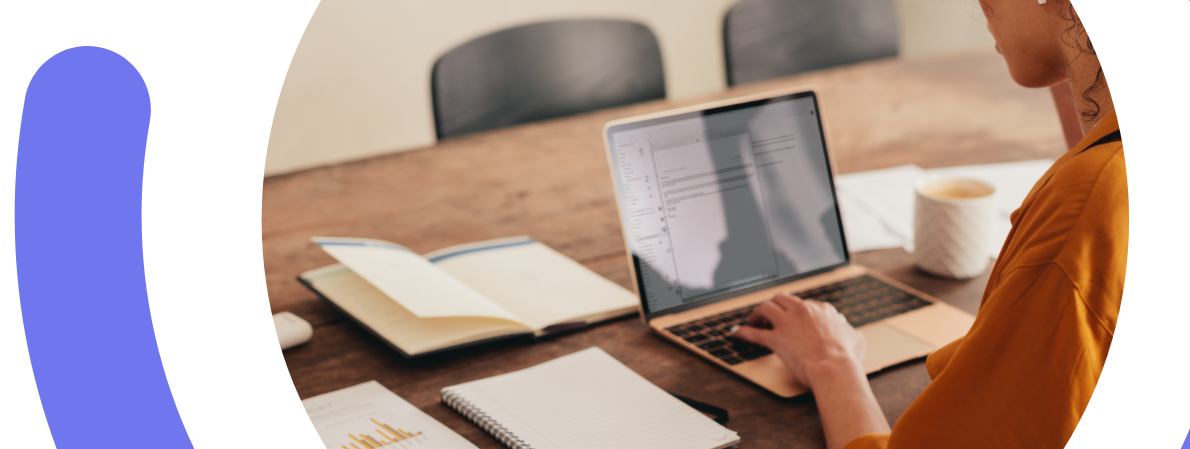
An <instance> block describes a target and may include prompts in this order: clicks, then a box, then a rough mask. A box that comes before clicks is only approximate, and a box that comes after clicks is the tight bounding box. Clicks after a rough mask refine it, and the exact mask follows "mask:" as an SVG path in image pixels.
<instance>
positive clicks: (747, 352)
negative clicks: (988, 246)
mask: <svg viewBox="0 0 1190 449" xmlns="http://www.w3.org/2000/svg"><path fill="white" fill-rule="evenodd" d="M796 295H797V296H798V297H799V298H802V299H812V300H816V301H822V302H827V303H830V304H831V305H833V306H835V308H836V309H838V310H839V312H840V313H842V314H843V316H844V317H846V318H847V322H848V323H851V325H852V326H853V327H860V326H863V325H865V324H868V323H874V322H876V321H880V320H883V319H885V318H888V317H891V316H894V315H900V314H902V313H905V312H908V311H910V310H915V309H919V308H922V307H925V306H928V305H930V302H929V301H926V300H924V299H921V298H919V297H917V296H916V295H914V294H912V293H909V292H906V291H904V290H901V289H899V288H897V287H894V286H892V285H889V284H888V283H887V282H884V281H881V280H880V279H877V278H874V277H872V276H869V275H866V274H865V275H863V276H859V277H855V278H851V279H847V280H843V281H839V282H836V283H834V284H829V285H824V286H821V287H818V288H813V289H810V290H806V291H803V292H798V293H796ZM754 307H756V306H755V305H751V306H747V307H743V308H739V309H735V310H731V311H728V312H724V313H720V314H718V315H713V316H709V317H706V318H702V319H699V320H695V321H692V322H689V323H686V324H680V325H677V326H674V327H671V328H668V329H666V330H667V331H669V332H670V333H672V334H674V335H677V336H678V337H681V338H682V339H684V340H686V341H688V342H690V343H692V344H694V345H695V346H698V347H699V348H701V349H702V350H704V351H707V352H708V353H710V354H711V355H713V356H715V357H716V358H718V359H720V360H723V361H724V362H726V363H727V364H728V365H736V364H740V363H743V362H745V361H748V360H753V359H756V358H760V357H763V356H766V355H769V354H771V353H772V352H771V351H769V350H768V349H767V348H765V347H763V346H759V345H754V344H752V343H748V342H746V341H743V340H740V339H737V338H731V337H729V336H728V334H730V333H731V328H732V327H733V326H736V325H742V324H744V323H747V322H748V316H749V315H751V314H752V309H753V308H754Z"/></svg>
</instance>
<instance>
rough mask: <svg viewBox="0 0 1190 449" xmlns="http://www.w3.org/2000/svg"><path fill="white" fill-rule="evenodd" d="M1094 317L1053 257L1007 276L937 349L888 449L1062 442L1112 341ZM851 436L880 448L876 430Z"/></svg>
mask: <svg viewBox="0 0 1190 449" xmlns="http://www.w3.org/2000/svg"><path fill="white" fill-rule="evenodd" d="M1091 315H1093V314H1091V313H1090V312H1089V311H1088V309H1087V308H1086V303H1085V302H1084V301H1083V299H1082V297H1081V296H1080V293H1079V292H1078V290H1077V288H1076V287H1075V285H1074V284H1072V283H1071V282H1070V280H1069V277H1068V276H1067V275H1066V272H1065V271H1064V270H1063V269H1062V268H1061V267H1060V266H1058V265H1057V264H1052V263H1050V264H1043V265H1037V266H1028V267H1021V268H1018V269H1016V270H1013V271H1012V272H1010V273H1007V274H1006V275H1005V278H1004V280H1003V282H1001V283H999V285H998V286H997V287H996V288H995V290H993V291H992V292H990V294H989V296H988V298H987V301H985V302H984V305H983V307H982V308H981V309H980V311H979V315H978V316H977V317H976V319H975V323H974V325H972V327H971V330H970V331H969V332H968V333H967V336H966V337H963V338H962V339H961V340H960V341H958V342H956V343H951V344H950V345H948V346H946V347H944V348H943V350H940V351H939V353H940V354H939V355H941V356H943V357H945V358H947V359H948V361H947V362H946V363H944V364H942V365H941V366H942V367H943V369H941V370H940V371H939V372H937V373H935V372H933V371H932V370H931V373H930V374H931V376H933V377H934V380H933V382H932V383H931V384H930V385H929V386H928V387H926V389H925V390H924V391H923V392H922V393H921V395H920V396H918V398H917V399H916V400H915V401H914V402H913V404H911V405H910V406H909V408H908V409H907V410H906V411H905V413H904V414H903V415H901V417H900V418H899V419H898V420H897V423H896V425H895V426H894V427H893V430H892V433H891V434H890V435H889V437H888V439H887V440H886V444H887V445H886V446H883V447H888V448H891V449H898V448H933V447H938V448H951V447H967V448H983V447H987V448H994V447H995V448H998V447H1062V446H1063V445H1064V444H1065V443H1066V440H1067V439H1069V438H1070V434H1071V433H1072V432H1073V431H1074V427H1075V426H1076V425H1077V424H1078V419H1079V417H1080V416H1081V415H1082V412H1083V410H1084V409H1085V408H1086V406H1087V402H1088V401H1089V400H1090V397H1091V391H1092V390H1093V389H1094V388H1095V383H1096V382H1097V381H1098V378H1099V372H1100V371H1101V369H1102V366H1103V361H1104V359H1105V358H1106V356H1107V347H1108V345H1109V344H1110V339H1111V331H1110V330H1109V329H1106V328H1104V327H1103V326H1101V325H1099V322H1098V320H1095V319H1094V317H1093V316H1091ZM943 351H945V352H943ZM940 360H941V359H940ZM1005 429H1012V431H1010V432H1009V431H1005ZM853 443H854V445H849V446H848V447H849V448H865V447H882V446H881V445H880V444H881V443H882V441H881V439H880V437H879V436H876V435H865V436H863V437H860V438H859V439H857V440H856V441H854V442H853Z"/></svg>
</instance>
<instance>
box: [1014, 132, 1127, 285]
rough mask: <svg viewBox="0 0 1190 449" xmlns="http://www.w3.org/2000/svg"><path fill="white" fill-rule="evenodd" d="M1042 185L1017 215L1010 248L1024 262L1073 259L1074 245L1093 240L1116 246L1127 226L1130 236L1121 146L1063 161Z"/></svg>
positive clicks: (1093, 150) (1108, 145)
mask: <svg viewBox="0 0 1190 449" xmlns="http://www.w3.org/2000/svg"><path fill="white" fill-rule="evenodd" d="M1075 151H1077V150H1075ZM1038 184H1039V187H1037V188H1036V192H1034V193H1033V194H1031V195H1030V197H1029V198H1027V199H1026V200H1025V203H1024V204H1022V206H1021V208H1020V209H1019V210H1018V212H1017V214H1015V216H1014V217H1013V218H1014V220H1013V232H1012V235H1011V237H1010V241H1009V247H1010V248H1011V249H1014V250H1015V251H1014V253H1015V254H1014V255H1015V256H1016V258H1020V259H1022V260H1021V262H1023V263H1028V264H1038V263H1045V262H1051V261H1058V260H1060V259H1063V258H1066V257H1069V256H1070V255H1069V254H1066V253H1067V251H1068V250H1069V246H1070V245H1071V244H1072V243H1076V242H1081V241H1086V240H1087V239H1091V240H1095V241H1098V242H1099V243H1111V242H1114V241H1115V238H1116V237H1117V236H1118V235H1119V233H1118V232H1116V231H1118V230H1119V229H1117V228H1118V227H1119V226H1121V225H1123V226H1124V227H1123V231H1124V232H1122V235H1123V237H1124V238H1127V217H1128V181H1127V175H1126V171H1125V168H1124V152H1123V145H1121V143H1120V142H1111V143H1106V144H1102V145H1097V146H1094V147H1091V148H1088V149H1086V150H1084V151H1079V152H1077V153H1075V154H1069V155H1067V156H1065V157H1063V158H1062V159H1060V160H1059V161H1058V162H1057V163H1055V167H1054V168H1053V169H1052V170H1051V174H1049V176H1048V177H1047V178H1043V179H1041V180H1039V181H1038ZM1109 231H1110V232H1109ZM1104 239H1107V240H1108V241H1107V242H1104ZM1010 248H1006V249H1010ZM1024 259H1027V260H1024Z"/></svg>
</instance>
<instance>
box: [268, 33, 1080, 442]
mask: <svg viewBox="0 0 1190 449" xmlns="http://www.w3.org/2000/svg"><path fill="white" fill-rule="evenodd" d="M802 84H813V85H816V86H817V88H818V91H819V94H820V98H821V104H822V110H823V116H824V117H825V119H826V120H827V126H828V134H829V136H830V137H829V138H830V139H831V140H830V145H831V149H832V151H833V152H834V157H835V161H836V165H837V168H838V170H839V172H841V173H847V172H852V171H860V170H868V169H874V168H881V167H888V166H895V165H900V164H907V163H914V164H917V165H920V166H922V167H937V166H949V165H959V164H971V163H986V162H1000V161H1013V160H1026V159H1036V158H1043V157H1057V156H1059V155H1061V154H1062V152H1063V151H1064V150H1065V148H1064V143H1063V137H1062V130H1061V126H1060V125H1059V122H1058V118H1057V112H1056V111H1055V109H1054V106H1053V103H1052V101H1051V99H1050V96H1049V93H1048V91H1045V90H1026V89H1023V88H1020V87H1018V86H1016V85H1015V84H1014V83H1013V82H1012V80H1011V79H1010V78H1009V76H1008V73H1007V70H1006V69H1005V67H1004V63H1003V61H1002V60H1001V59H1000V57H999V55H996V54H995V53H994V52H990V51H979V52H974V53H962V54H955V55H948V56H943V57H936V58H930V59H918V60H897V59H890V60H882V61H875V62H870V63H864V64H860V65H855V66H849V67H843V68H838V69H832V70H827V71H822V72H815V73H811V74H806V75H799V76H796V77H792V78H787V79H780V80H774V81H770V82H764V83H758V84H752V85H747V86H741V87H738V88H735V89H731V90H728V91H725V92H721V93H719V94H716V95H712V96H708V97H706V98H698V99H691V100H688V101H658V102H652V103H645V104H639V105H633V106H628V107H623V108H617V109H612V110H604V111H599V112H595V113H590V114H585V115H579V116H574V117H568V118H563V119H559V120H553V121H547V122H540V123H534V124H529V125H524V126H518V127H514V128H508V129H502V130H497V131H493V132H486V133H481V134H475V135H470V136H464V137H461V138H456V139H450V140H446V141H443V142H440V143H438V144H437V145H435V146H433V147H429V148H425V149H421V150H417V151H411V152H405V153H399V154H393V155H389V156H382V157H377V158H374V159H369V160H364V161H358V162H352V163H346V164H341V165H336V166H331V167H323V168H317V169H312V170H309V171H304V172H300V173H295V174H291V175H285V176H278V177H273V178H268V179H266V180H265V181H264V199H263V232H262V234H263V235H262V238H263V241H264V244H263V247H264V263H265V272H266V276H267V280H268V290H269V300H270V302H271V303H272V309H273V312H274V313H275V312H280V311H291V312H294V313H296V314H298V315H299V316H301V317H303V318H305V319H306V320H309V321H310V322H311V323H312V324H313V325H314V337H313V339H312V340H311V341H310V342H309V343H308V344H306V345H305V346H302V347H298V348H295V349H292V350H289V351H287V352H286V353H285V360H286V362H287V363H288V365H289V370H290V374H291V375H292V376H293V383H294V385H295V386H296V387H297V392H298V394H299V395H300V396H301V397H302V398H307V397H310V396H314V395H317V394H321V393H326V392H329V391H333V390H336V389H339V388H343V387H347V386H350V385H354V384H357V383H360V382H364V381H368V380H372V379H376V380H378V381H380V382H381V383H382V384H384V385H385V386H387V387H388V388H390V389H392V390H393V391H394V392H396V393H397V394H399V395H401V396H402V397H404V398H405V399H406V400H408V401H410V402H412V403H413V404H414V405H416V406H418V407H420V408H421V409H422V410H424V411H426V412H427V413H429V414H430V415H431V416H433V417H434V418H436V419H438V420H439V421H442V422H443V423H444V424H446V425H447V426H448V427H450V428H452V429H454V430H455V431H456V432H458V433H460V434H462V435H463V436H464V437H466V438H467V439H469V440H471V441H472V442H474V443H475V444H476V445H477V446H479V447H482V448H497V447H501V446H500V445H499V444H498V443H497V442H496V441H495V440H493V439H492V438H490V437H488V436H487V435H486V434H485V433H483V432H482V431H481V430H480V429H479V428H477V427H475V426H474V425H472V424H470V422H468V421H466V420H465V419H463V418H462V417H461V416H460V415H457V414H455V413H454V412H453V411H452V410H450V409H449V408H447V407H446V406H445V405H443V404H442V403H441V402H440V401H439V396H438V392H439V390H440V389H441V388H442V387H445V386H448V385H453V384H457V383H461V382H465V381H470V380H474V379H479V378H483V377H488V376H492V375H496V374H500V373H504V372H508V371H512V370H517V369H521V368H525V367H528V366H532V365H535V364H537V363H541V362H544V361H547V360H550V359H552V358H555V357H558V356H561V355H565V354H569V353H571V352H574V351H577V350H580V349H583V348H587V347H590V346H599V347H601V348H603V349H604V350H606V351H607V352H608V353H610V354H611V355H612V356H614V357H616V358H617V359H619V360H620V361H622V362H624V363H625V364H627V365H628V366H629V367H631V368H632V369H634V370H636V372H638V373H640V374H641V375H642V376H644V377H645V378H647V379H649V380H650V381H652V382H653V383H655V384H657V385H658V386H660V387H661V388H664V389H666V390H669V391H672V392H674V393H678V394H682V395H686V396H689V397H692V398H695V399H701V400H704V401H706V402H710V403H712V404H715V405H718V406H721V407H724V408H726V409H728V410H729V411H730V413H731V421H730V422H729V423H728V427H730V428H731V429H733V430H736V431H737V432H739V434H740V436H741V437H742V438H743V445H745V446H746V447H823V446H824V444H825V442H824V440H823V435H822V429H821V425H820V422H819V418H818V413H817V410H816V408H815V405H814V400H813V398H812V397H810V396H808V395H807V396H803V397H798V398H794V399H791V400H784V399H780V398H777V397H775V396H773V395H771V394H768V393H766V392H765V391H763V390H761V389H759V388H757V387H755V386H753V385H751V384H749V383H748V382H746V381H743V380H741V379H739V378H737V377H735V376H734V375H732V374H730V373H728V372H726V371H724V370H721V369H719V368H717V367H715V366H713V365H711V364H710V363H706V362H703V361H701V359H698V358H697V357H695V356H694V355H693V354H691V353H689V352H686V351H684V350H682V349H679V348H678V347H677V346H675V345H672V344H669V343H666V342H665V341H663V340H662V339H661V338H659V337H657V336H654V335H652V334H650V333H649V331H648V330H647V328H646V327H645V326H644V325H643V324H641V323H640V321H639V320H637V319H634V318H633V319H623V320H619V321H615V322H611V323H607V324H603V325H600V326H597V327H594V328H591V329H587V330H584V331H581V332H577V333H572V334H567V335H564V336H560V337H557V338H553V339H549V340H545V341H541V342H537V343H529V342H525V341H507V342H500V343H495V344H490V345H485V346H481V347H474V348H468V349H464V350H460V351H456V352H449V353H446V354H439V355H432V356H428V357H426V358H423V359H415V360H406V359H403V358H402V357H401V356H400V355H399V354H397V353H396V352H395V351H393V350H391V349H389V348H388V347H387V346H385V345H384V344H383V343H381V342H380V341H379V340H377V339H376V338H375V337H373V336H371V335H370V334H368V333H367V332H365V331H364V330H362V329H361V328H359V327H358V326H356V325H354V324H353V323H351V322H350V321H348V320H347V319H346V318H345V317H344V316H343V315H342V314H340V313H338V312H336V311H335V310H334V309H332V308H331V307H330V306H328V305H327V304H325V303H323V302H322V301H321V300H319V299H318V298H317V297H316V296H315V295H314V294H313V293H311V292H310V291H308V290H306V289H305V288H304V287H302V286H301V285H300V284H299V283H298V282H297V281H295V280H294V278H295V276H297V275H298V274H299V273H301V272H303V271H305V270H309V269H312V268H317V267H321V266H324V265H328V264H331V263H334V260H333V259H332V258H331V257H330V256H328V255H326V254H325V253H324V252H322V251H321V250H320V249H318V248H317V247H316V246H315V245H314V244H312V243H310V237H311V236H316V235H325V236H350V237H370V238H379V239H384V240H388V241H392V242H397V243H400V244H402V245H406V246H408V247H409V248H411V249H413V250H414V251H418V252H427V251H430V250H434V249H438V248H442V247H446V246H449V245H454V244H459V243H467V242H474V241H479V240H484V239H491V238H497V237H506V236H513V235H522V234H525V235H530V236H532V237H533V238H534V239H537V240H538V241H541V242H544V243H546V244H548V245H550V246H551V247H553V248H555V249H557V250H559V251H561V252H562V253H564V254H566V255H567V256H569V257H571V258H573V259H575V260H577V261H579V262H581V263H582V264H584V265H585V266H587V267H589V268H590V269H592V270H594V271H595V272H597V273H599V274H601V275H603V276H605V277H607V278H608V279H611V280H613V281H615V282H617V283H619V284H620V285H623V286H624V287H625V288H628V289H632V287H631V286H630V285H629V276H630V274H629V271H628V263H627V261H626V258H625V254H624V243H623V240H622V235H621V230H620V223H619V219H618V216H617V213H616V206H615V199H614V197H613V194H612V186H611V179H610V175H609V172H608V168H607V162H606V159H605V156H604V150H603V143H602V138H601V136H600V129H601V127H602V126H603V124H604V123H605V122H607V121H609V120H612V119H616V118H621V117H627V116H631V115H637V114H643V113H647V112H653V111H659V110H664V109H669V108H672V107H677V106H683V105H689V104H695V103H700V102H703V101H708V100H714V99H721V98H728V97H732V96H737V95H743V94H749V93H755V92H761V91H765V90H770V89H776V88H782V87H789V86H796V85H802ZM854 260H856V261H857V262H858V263H861V264H864V265H867V266H869V267H872V268H874V269H876V270H878V271H881V272H883V273H886V274H888V275H889V276H891V277H893V278H895V279H897V280H900V281H902V282H905V283H906V284H908V285H911V286H914V287H916V288H918V289H920V290H922V291H925V292H926V293H929V294H931V295H934V296H936V297H938V298H940V299H942V300H944V301H947V302H949V303H951V304H953V305H955V306H957V307H959V308H962V309H963V310H966V311H968V312H971V313H975V312H976V309H977V306H978V303H979V297H980V295H981V293H982V290H983V285H984V284H985V283H986V274H985V276H984V277H981V278H977V279H974V280H971V281H966V282H963V281H947V280H941V279H936V278H932V277H929V276H926V275H923V274H921V273H919V272H918V271H916V270H914V269H913V268H912V266H911V265H910V261H909V258H908V255H907V254H906V253H905V252H904V251H902V250H900V249H893V250H883V251H873V252H867V253H860V254H856V255H855V257H854ZM871 383H872V388H873V390H874V391H875V394H876V398H877V399H878V400H879V401H880V405H881V407H882V408H883V410H884V413H885V416H886V417H887V418H888V420H889V422H890V423H893V422H895V421H896V419H897V418H898V417H899V416H900V415H901V413H902V412H904V410H905V408H906V407H908V405H909V404H910V402H912V401H913V399H914V398H915V397H916V396H917V395H918V394H919V393H920V392H921V390H922V389H923V388H925V387H926V385H928V384H929V377H928V376H927V374H926V370H925V364H924V362H923V361H920V360H919V361H914V362H909V363H905V364H902V365H900V366H897V367H894V368H892V369H889V370H886V371H884V372H881V373H878V374H875V375H873V376H872V377H871Z"/></svg>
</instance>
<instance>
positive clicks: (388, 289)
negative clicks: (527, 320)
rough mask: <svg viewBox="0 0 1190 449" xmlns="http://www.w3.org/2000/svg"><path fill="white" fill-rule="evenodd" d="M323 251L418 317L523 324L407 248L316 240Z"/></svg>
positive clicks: (376, 242)
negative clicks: (477, 319) (454, 317)
mask: <svg viewBox="0 0 1190 449" xmlns="http://www.w3.org/2000/svg"><path fill="white" fill-rule="evenodd" d="M314 242H315V243H317V244H318V245H319V246H321V247H322V250H323V251H326V252H327V254H330V255H331V256H332V257H334V258H335V259H337V260H338V261H339V262H340V263H342V264H343V265H346V266H347V268H350V269H351V271H354V272H355V273H356V274H358V275H360V277H363V278H364V279H367V280H368V282H371V283H372V285H374V286H376V288H378V289H380V291H382V292H384V294H386V295H388V297H390V298H392V299H393V300H395V301H397V302H399V303H401V305H402V306H404V307H405V308H406V309H409V311H410V312H412V313H413V314H414V315H417V316H418V317H419V318H436V317H453V316H476V317H489V318H500V319H505V320H509V321H513V322H519V320H518V319H517V318H516V317H515V316H513V315H512V313H510V312H509V311H508V310H505V309H504V308H503V307H500V306H499V305H498V304H496V303H494V302H492V301H491V300H489V299H487V298H485V297H484V296H483V295H481V294H479V293H478V292H476V291H475V290H473V289H472V288H471V287H468V286H467V285H466V284H463V283H462V282H459V281H458V280H457V279H455V278H453V277H451V276H450V275H448V274H446V273H445V272H443V271H442V270H441V269H439V268H438V267H437V266H435V265H434V264H432V263H430V261H428V260H426V259H425V258H423V257H422V256H419V255H417V254H415V253H413V252H412V251H409V250H408V249H406V248H405V247H402V246H399V245H395V244H392V243H389V242H385V241H381V240H370V239H352V238H331V237H315V238H314Z"/></svg>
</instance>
